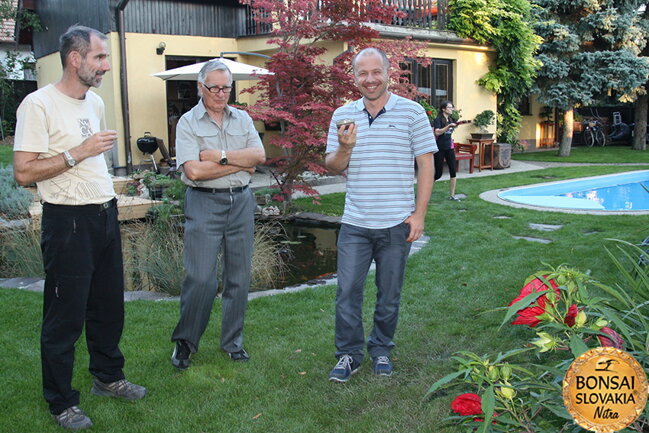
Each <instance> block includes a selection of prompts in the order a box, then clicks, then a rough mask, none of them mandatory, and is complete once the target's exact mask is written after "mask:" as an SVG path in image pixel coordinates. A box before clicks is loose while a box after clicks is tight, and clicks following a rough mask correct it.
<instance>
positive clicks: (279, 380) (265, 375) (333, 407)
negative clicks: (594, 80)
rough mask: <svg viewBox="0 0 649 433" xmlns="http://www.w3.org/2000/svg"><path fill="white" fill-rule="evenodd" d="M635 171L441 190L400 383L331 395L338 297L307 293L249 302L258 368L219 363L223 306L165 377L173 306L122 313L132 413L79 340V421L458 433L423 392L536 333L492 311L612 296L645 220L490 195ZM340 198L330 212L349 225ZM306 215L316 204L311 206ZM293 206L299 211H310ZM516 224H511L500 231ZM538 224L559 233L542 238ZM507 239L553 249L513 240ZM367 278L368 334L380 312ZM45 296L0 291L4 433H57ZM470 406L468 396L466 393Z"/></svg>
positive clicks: (373, 383)
mask: <svg viewBox="0 0 649 433" xmlns="http://www.w3.org/2000/svg"><path fill="white" fill-rule="evenodd" d="M638 168H640V167H599V166H598V167H565V168H551V169H545V170H538V171H532V172H526V173H513V174H502V175H498V176H490V177H481V178H467V179H462V180H461V182H459V183H458V192H461V193H464V194H466V195H467V198H466V199H464V200H463V201H462V202H452V201H449V200H447V199H446V188H445V186H444V185H442V186H441V187H439V188H436V191H435V192H434V194H433V197H432V200H431V205H430V207H429V210H428V214H427V226H426V230H427V234H428V235H430V237H431V240H430V243H429V244H428V245H427V246H426V247H425V248H424V249H422V251H420V252H419V253H417V254H415V255H414V256H412V257H411V258H410V260H409V262H408V270H407V276H406V281H405V284H404V289H403V294H402V302H401V313H400V319H399V329H398V331H397V336H396V342H397V348H396V349H395V351H394V352H393V355H394V361H395V368H396V372H395V375H394V376H393V377H391V378H376V377H374V376H373V375H372V374H371V371H370V367H369V363H368V362H367V361H366V362H365V363H364V364H363V366H362V367H361V370H360V371H359V372H358V373H357V374H356V375H354V377H353V378H352V380H351V381H350V382H349V383H347V384H332V383H329V382H328V381H327V374H328V372H329V370H330V369H331V367H332V366H333V364H334V363H335V360H334V357H333V349H334V347H333V328H334V297H335V287H333V286H327V287H320V288H315V289H309V290H307V291H304V292H300V293H295V294H285V295H281V296H274V297H268V298H261V299H256V300H254V301H251V302H250V303H249V306H248V312H247V316H246V330H245V332H246V348H247V349H248V351H249V352H250V354H251V356H252V359H251V361H250V362H249V363H247V364H235V363H232V362H231V361H229V360H228V359H227V357H226V356H225V354H223V353H222V352H220V351H219V349H218V335H219V328H220V323H219V322H220V321H219V320H218V317H219V316H220V314H219V311H220V303H219V302H216V304H215V306H214V317H213V320H212V322H211V324H210V326H209V328H208V330H207V332H206V334H205V336H204V338H203V340H202V342H201V347H200V352H199V353H198V354H197V355H196V356H195V357H194V359H193V365H192V367H191V368H190V369H189V370H188V371H186V372H184V373H179V372H176V371H174V369H173V368H172V367H171V365H170V363H169V357H170V354H171V350H172V345H171V343H170V341H169V337H170V335H171V331H172V329H173V327H174V326H175V323H176V320H177V317H178V302H144V301H139V302H133V303H128V304H127V306H126V327H125V332H124V337H123V339H122V349H123V351H124V353H125V355H126V359H127V363H126V374H127V376H128V377H129V378H130V379H131V380H133V381H134V382H137V383H140V384H143V385H145V386H147V387H148V389H149V392H150V395H149V396H147V397H146V398H145V399H144V400H143V401H139V402H123V401H116V400H107V399H104V398H101V397H96V396H93V395H90V394H89V392H88V390H89V388H90V381H91V379H90V375H89V374H88V372H87V371H86V366H87V364H88V357H87V353H86V348H85V343H84V342H83V341H82V340H80V342H79V344H78V350H77V361H76V369H75V376H74V380H73V383H74V385H75V386H76V387H77V388H78V389H80V390H81V407H82V408H83V409H84V410H86V412H87V413H88V414H89V415H90V416H91V417H92V419H93V421H94V423H95V426H96V427H94V428H93V429H92V430H91V431H101V432H120V433H121V432H135V433H139V432H142V433H144V432H147V433H148V432H165V433H175V432H178V433H181V432H182V433H185V432H300V433H302V432H314V433H315V432H327V433H328V432H368V433H369V432H404V431H408V432H442V433H446V432H449V433H450V432H456V431H460V430H459V429H458V428H456V427H453V426H448V425H445V424H444V423H443V419H444V418H445V417H447V416H449V415H450V414H451V412H450V407H449V405H450V402H451V400H452V398H453V397H454V396H455V395H456V394H455V393H449V394H448V395H443V396H440V397H438V398H436V399H434V400H432V401H422V397H423V396H424V394H425V393H426V390H427V389H428V387H429V386H430V385H431V384H432V383H433V382H434V381H435V380H437V379H439V378H440V377H441V376H443V375H445V374H447V373H449V372H451V371H452V368H453V366H452V362H451V360H450V357H451V355H452V354H453V353H454V352H456V351H458V350H470V351H474V352H477V353H480V354H482V353H493V352H497V351H504V350H507V349H510V348H512V347H517V346H519V345H520V344H522V343H523V342H524V341H526V340H527V338H524V336H527V337H529V335H530V332H532V331H530V330H529V329H528V328H522V327H513V326H505V327H503V328H502V329H501V330H498V325H499V324H500V321H501V320H502V313H498V312H496V313H494V312H491V310H493V309H495V308H498V307H502V306H505V305H507V304H508V303H509V301H510V300H511V299H513V298H514V297H515V296H516V294H518V290H519V288H520V286H521V285H522V283H523V280H524V279H525V278H526V277H527V276H528V275H529V274H531V273H533V272H535V271H537V270H539V269H542V267H543V265H542V264H541V262H547V263H549V264H552V265H558V264H561V263H566V264H570V265H573V266H575V267H578V268H580V269H581V270H584V271H585V270H591V271H592V273H593V275H594V276H595V277H596V278H598V279H600V280H602V281H604V282H607V283H614V282H615V281H616V279H617V275H616V272H615V271H614V266H613V264H612V263H611V262H610V260H609V259H608V257H607V255H606V252H605V251H604V246H605V245H606V243H607V239H609V238H618V239H624V240H627V241H631V242H639V241H641V240H642V239H644V238H645V237H646V236H647V235H648V234H647V217H646V216H593V215H571V214H563V213H555V212H539V211H532V210H526V209H515V208H510V207H505V206H500V205H496V204H493V203H488V202H484V201H482V200H481V199H479V197H478V195H479V194H480V193H481V192H483V191H486V190H491V189H496V188H504V187H510V186H515V185H522V184H529V183H537V182H543V181H546V180H547V179H545V178H544V177H545V176H553V177H555V178H556V179H566V178H572V177H582V176H591V175H597V174H608V173H614V172H620V171H627V170H634V169H638ZM342 196H343V195H342V194H333V195H330V196H324V197H323V198H322V201H323V203H326V204H327V205H328V206H331V207H332V208H335V207H338V212H340V211H341V209H342V208H341V203H342V201H341V197H342ZM304 201H305V202H308V201H310V200H308V199H307V200H304ZM298 203H300V204H302V203H301V201H298ZM501 216H507V217H509V218H508V219H497V218H494V217H501ZM529 223H544V224H559V225H562V226H563V227H562V228H561V229H559V230H557V231H554V232H539V231H535V230H532V229H531V228H529V226H528V224H529ZM512 235H521V236H534V237H541V238H546V239H550V240H552V243H550V244H540V243H532V242H529V241H525V240H517V239H514V238H513V237H512ZM375 293H376V292H375V289H374V285H373V279H372V278H371V277H370V278H368V284H367V288H366V296H365V305H364V319H365V325H366V332H368V331H367V330H368V329H369V326H370V324H371V320H372V309H373V305H374V300H375ZM40 308H41V295H39V294H34V293H24V292H19V291H17V290H3V291H0V316H1V317H2V318H3V323H4V326H3V333H2V335H1V336H0V350H2V353H4V354H5V355H6V356H5V357H4V360H3V379H4V383H5V387H4V392H3V393H2V394H1V395H0V408H2V409H3V422H2V425H3V427H5V428H6V431H20V432H44V433H47V432H59V431H61V430H60V429H59V428H57V427H56V426H55V425H54V424H53V423H52V421H51V419H50V418H49V416H48V413H47V409H46V405H45V403H44V402H43V400H42V397H41V390H40V364H39V349H38V347H39V343H38V340H39V336H38V333H39V323H40V314H41V313H40ZM457 391H458V393H459V392H462V390H461V389H458V390H457Z"/></svg>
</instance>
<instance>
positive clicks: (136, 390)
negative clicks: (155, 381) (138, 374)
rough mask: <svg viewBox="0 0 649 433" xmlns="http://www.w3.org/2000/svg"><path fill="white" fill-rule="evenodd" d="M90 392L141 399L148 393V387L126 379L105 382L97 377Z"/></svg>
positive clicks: (127, 398)
mask: <svg viewBox="0 0 649 433" xmlns="http://www.w3.org/2000/svg"><path fill="white" fill-rule="evenodd" d="M90 392H91V393H92V394H95V395H101V396H104V397H118V398H123V399H125V400H139V399H141V398H142V397H144V396H145V395H146V388H145V387H143V386H140V385H135V384H134V383H131V382H129V381H128V380H126V379H122V380H118V381H117V382H113V383H104V382H102V381H100V380H99V379H97V378H96V377H95V378H94V379H93V384H92V388H91V389H90Z"/></svg>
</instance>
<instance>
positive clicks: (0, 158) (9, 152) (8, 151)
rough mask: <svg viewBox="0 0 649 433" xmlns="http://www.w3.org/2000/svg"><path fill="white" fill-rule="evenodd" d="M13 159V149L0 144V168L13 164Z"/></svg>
mask: <svg viewBox="0 0 649 433" xmlns="http://www.w3.org/2000/svg"><path fill="white" fill-rule="evenodd" d="M13 157H14V153H13V147H11V146H9V145H6V144H0V166H5V165H9V164H13Z"/></svg>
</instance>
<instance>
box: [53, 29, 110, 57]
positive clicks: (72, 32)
mask: <svg viewBox="0 0 649 433" xmlns="http://www.w3.org/2000/svg"><path fill="white" fill-rule="evenodd" d="M91 35H95V36H97V38H99V40H101V41H105V40H106V39H108V37H107V36H106V35H105V34H103V33H102V32H100V31H99V30H95V29H91V28H90V27H86V26H81V25H79V24H75V25H73V26H71V27H70V28H68V30H67V31H66V32H65V33H63V34H62V35H61V37H59V52H60V54H61V64H62V65H63V67H64V68H65V65H66V64H67V62H68V54H70V53H71V52H72V51H76V52H77V53H79V54H81V57H84V58H85V57H86V55H88V53H89V52H90V36H91Z"/></svg>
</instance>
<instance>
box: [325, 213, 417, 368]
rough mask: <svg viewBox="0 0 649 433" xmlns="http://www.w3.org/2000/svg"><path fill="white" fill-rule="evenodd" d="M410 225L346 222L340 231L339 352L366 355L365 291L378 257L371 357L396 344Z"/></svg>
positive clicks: (386, 352)
mask: <svg viewBox="0 0 649 433" xmlns="http://www.w3.org/2000/svg"><path fill="white" fill-rule="evenodd" d="M409 233H410V225H408V224H405V223H401V224H399V225H397V226H394V227H390V228H386V229H365V228H361V227H356V226H352V225H349V224H343V225H342V226H341V228H340V233H339V235H338V291H337V293H336V336H335V344H336V349H337V350H336V357H340V356H342V355H345V354H348V355H351V356H352V357H353V358H354V360H355V361H357V362H361V361H362V360H363V356H364V352H365V351H364V345H365V333H364V330H363V291H364V287H365V279H366V277H367V272H368V270H369V267H370V264H371V263H372V260H374V261H375V262H376V279H375V282H376V287H377V295H376V305H375V308H374V327H373V328H372V332H371V333H370V336H369V338H368V340H367V351H368V352H369V354H370V356H371V357H376V356H387V355H389V354H390V351H391V350H392V348H393V347H394V345H395V344H394V342H393V341H392V338H393V337H394V333H395V331H396V329H397V319H398V317H399V302H400V300H401V287H402V286H403V278H404V275H405V270H406V260H407V259H408V253H409V252H410V246H411V243H410V242H406V238H407V237H408V234H409Z"/></svg>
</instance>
